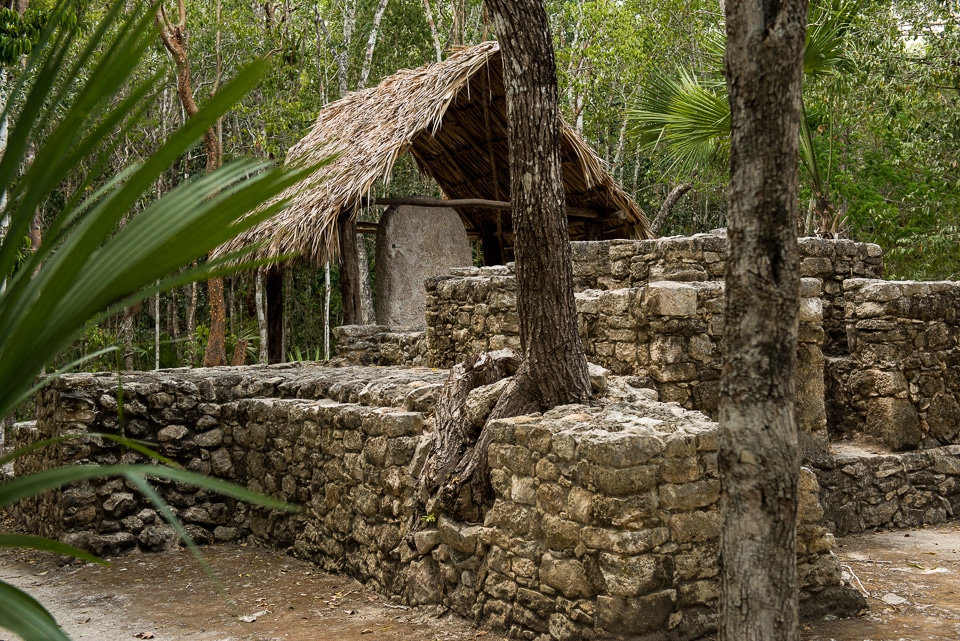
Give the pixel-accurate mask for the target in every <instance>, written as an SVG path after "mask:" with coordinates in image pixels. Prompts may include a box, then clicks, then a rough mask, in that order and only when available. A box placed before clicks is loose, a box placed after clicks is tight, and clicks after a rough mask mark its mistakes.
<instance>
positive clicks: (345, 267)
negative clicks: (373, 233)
mask: <svg viewBox="0 0 960 641" xmlns="http://www.w3.org/2000/svg"><path fill="white" fill-rule="evenodd" d="M337 226H338V235H339V236H340V296H341V298H342V299H343V324H344V325H356V324H357V323H359V322H360V318H361V315H360V260H359V257H358V256H357V223H356V221H355V220H353V219H352V217H351V216H349V215H345V216H340V218H339V219H338V220H337Z"/></svg>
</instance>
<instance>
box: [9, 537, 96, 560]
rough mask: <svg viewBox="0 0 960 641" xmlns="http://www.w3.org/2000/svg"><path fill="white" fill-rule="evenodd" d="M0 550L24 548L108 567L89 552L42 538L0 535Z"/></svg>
mask: <svg viewBox="0 0 960 641" xmlns="http://www.w3.org/2000/svg"><path fill="white" fill-rule="evenodd" d="M0 548H26V549H30V550H41V551H43V552H53V553H54V554H63V555H65V556H72V557H75V558H78V559H83V560H84V561H89V562H90V563H98V564H100V565H109V563H107V562H106V561H104V560H103V559H101V558H99V557H96V556H94V555H92V554H90V553H89V552H85V551H83V550H81V549H80V548H76V547H73V546H72V545H67V544H66V543H61V542H60V541H54V540H53V539H46V538H44V537H42V536H29V535H26V534H4V533H0Z"/></svg>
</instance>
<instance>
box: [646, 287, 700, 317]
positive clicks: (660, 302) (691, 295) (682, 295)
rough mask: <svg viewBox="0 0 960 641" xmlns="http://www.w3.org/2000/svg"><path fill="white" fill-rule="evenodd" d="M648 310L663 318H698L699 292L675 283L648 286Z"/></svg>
mask: <svg viewBox="0 0 960 641" xmlns="http://www.w3.org/2000/svg"><path fill="white" fill-rule="evenodd" d="M646 310H647V312H648V313H653V314H660V315H662V316H682V317H690V316H696V314H697V290H696V289H694V287H692V286H691V285H687V284H685V283H678V282H673V281H660V282H655V283H650V284H649V285H647V301H646Z"/></svg>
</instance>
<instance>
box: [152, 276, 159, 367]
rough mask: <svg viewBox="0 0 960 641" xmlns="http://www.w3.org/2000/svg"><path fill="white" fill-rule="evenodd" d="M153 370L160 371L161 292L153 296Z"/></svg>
mask: <svg viewBox="0 0 960 641" xmlns="http://www.w3.org/2000/svg"><path fill="white" fill-rule="evenodd" d="M153 369H160V292H157V293H156V294H154V295H153Z"/></svg>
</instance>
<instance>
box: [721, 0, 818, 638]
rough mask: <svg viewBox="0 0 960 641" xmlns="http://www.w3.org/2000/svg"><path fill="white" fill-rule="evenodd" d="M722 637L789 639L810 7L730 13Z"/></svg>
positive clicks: (747, 4)
mask: <svg viewBox="0 0 960 641" xmlns="http://www.w3.org/2000/svg"><path fill="white" fill-rule="evenodd" d="M726 15H727V45H726V54H725V57H724V62H725V65H724V66H725V74H726V77H727V87H728V93H729V99H730V115H731V154H730V192H729V204H730V208H729V213H728V215H727V224H728V227H727V237H728V242H729V248H728V257H727V268H726V269H727V271H726V303H725V311H724V318H725V327H724V336H723V340H724V365H723V371H722V375H721V398H720V446H719V470H720V484H721V498H720V512H721V522H722V526H721V536H720V565H721V602H720V638H721V639H725V640H728V641H734V640H735V641H751V640H758V641H759V640H760V639H783V640H787V641H789V640H791V639H796V638H797V571H796V558H797V547H796V517H797V483H798V476H799V456H798V447H797V426H796V422H795V418H794V393H795V390H794V369H795V361H796V353H797V318H798V313H799V267H798V265H799V261H798V251H797V238H796V229H797V224H796V221H797V171H798V168H799V167H798V141H799V128H800V88H801V76H802V72H803V46H804V35H805V27H806V15H807V2H806V0H727V3H726Z"/></svg>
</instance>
